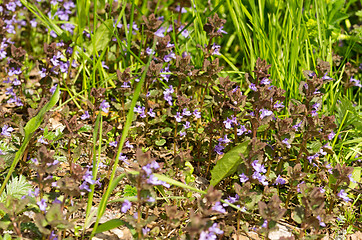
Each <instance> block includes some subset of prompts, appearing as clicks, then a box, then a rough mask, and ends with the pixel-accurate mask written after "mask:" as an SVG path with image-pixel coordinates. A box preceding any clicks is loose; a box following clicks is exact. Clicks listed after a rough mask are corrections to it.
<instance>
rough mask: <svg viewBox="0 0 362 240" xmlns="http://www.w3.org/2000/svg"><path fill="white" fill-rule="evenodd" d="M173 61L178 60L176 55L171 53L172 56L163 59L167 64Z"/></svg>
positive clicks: (168, 55)
mask: <svg viewBox="0 0 362 240" xmlns="http://www.w3.org/2000/svg"><path fill="white" fill-rule="evenodd" d="M172 59H176V55H175V53H173V52H170V54H167V55H165V56H164V57H163V60H164V61H165V62H170V61H171V60H172Z"/></svg>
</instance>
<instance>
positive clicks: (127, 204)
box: [121, 199, 132, 213]
mask: <svg viewBox="0 0 362 240" xmlns="http://www.w3.org/2000/svg"><path fill="white" fill-rule="evenodd" d="M131 207H132V203H131V202H130V201H128V200H127V199H125V200H124V202H123V204H122V207H121V212H123V213H126V212H127V211H128V210H130V209H131Z"/></svg>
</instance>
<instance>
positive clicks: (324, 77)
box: [322, 72, 333, 80]
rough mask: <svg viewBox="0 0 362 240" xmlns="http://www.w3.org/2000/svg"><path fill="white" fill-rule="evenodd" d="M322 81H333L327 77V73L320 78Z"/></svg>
mask: <svg viewBox="0 0 362 240" xmlns="http://www.w3.org/2000/svg"><path fill="white" fill-rule="evenodd" d="M322 80H333V78H331V77H329V76H327V72H326V73H325V74H324V76H323V77H322Z"/></svg>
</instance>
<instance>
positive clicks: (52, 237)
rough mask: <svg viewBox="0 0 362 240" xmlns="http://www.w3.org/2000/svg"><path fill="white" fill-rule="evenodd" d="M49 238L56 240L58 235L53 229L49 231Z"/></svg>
mask: <svg viewBox="0 0 362 240" xmlns="http://www.w3.org/2000/svg"><path fill="white" fill-rule="evenodd" d="M58 201H59V200H58ZM49 240H58V236H57V235H56V234H55V233H54V231H52V232H51V233H50V236H49Z"/></svg>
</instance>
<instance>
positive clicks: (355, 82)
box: [349, 77, 362, 87]
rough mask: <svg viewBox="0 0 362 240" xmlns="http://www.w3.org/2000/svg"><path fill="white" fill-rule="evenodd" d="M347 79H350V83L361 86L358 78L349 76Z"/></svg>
mask: <svg viewBox="0 0 362 240" xmlns="http://www.w3.org/2000/svg"><path fill="white" fill-rule="evenodd" d="M349 81H350V82H351V83H353V85H354V86H356V87H362V85H361V81H360V80H357V79H355V78H353V77H351V78H350V80H349Z"/></svg>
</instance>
